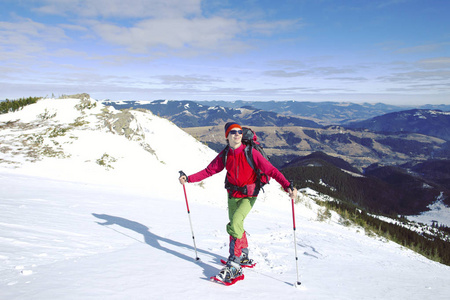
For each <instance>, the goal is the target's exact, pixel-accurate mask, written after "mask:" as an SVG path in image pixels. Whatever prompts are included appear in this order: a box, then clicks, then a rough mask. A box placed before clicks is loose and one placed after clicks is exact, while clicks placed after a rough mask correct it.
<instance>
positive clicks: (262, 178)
mask: <svg viewBox="0 0 450 300" xmlns="http://www.w3.org/2000/svg"><path fill="white" fill-rule="evenodd" d="M242 143H243V144H244V145H246V147H245V150H244V153H245V158H246V159H247V162H248V164H249V165H250V167H251V168H252V169H253V170H254V171H255V173H256V188H255V194H256V195H258V193H259V190H260V189H262V188H263V186H264V185H266V184H268V183H269V181H270V177H269V175H267V174H265V173H263V172H262V171H261V170H259V169H258V168H256V165H255V161H254V160H253V154H252V149H253V148H254V149H256V150H257V151H258V152H259V153H261V155H262V156H263V157H264V158H265V159H267V160H269V156H268V155H267V154H266V152H264V149H263V147H262V146H261V144H260V143H259V142H258V137H257V136H256V133H255V132H254V131H253V130H252V129H250V128H248V127H242ZM229 149H230V146H229V145H227V146H226V147H225V149H224V151H223V156H222V160H223V165H224V166H225V165H226V162H227V156H228V150H229ZM225 188H226V189H227V190H234V191H240V192H242V193H244V194H247V187H238V186H235V185H232V184H230V183H229V182H228V180H227V179H226V177H225ZM263 191H264V189H263ZM256 195H255V196H256Z"/></svg>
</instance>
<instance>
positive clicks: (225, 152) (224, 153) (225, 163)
mask: <svg viewBox="0 0 450 300" xmlns="http://www.w3.org/2000/svg"><path fill="white" fill-rule="evenodd" d="M228 150H230V145H226V147H225V148H224V149H223V150H222V162H223V165H224V166H226V165H227V157H228Z"/></svg>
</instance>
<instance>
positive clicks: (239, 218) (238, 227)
mask: <svg viewBox="0 0 450 300" xmlns="http://www.w3.org/2000/svg"><path fill="white" fill-rule="evenodd" d="M255 201H256V197H248V198H233V197H228V217H229V219H230V223H228V224H227V232H228V234H229V235H231V236H232V237H234V238H237V239H241V238H242V235H243V234H244V232H245V230H244V219H245V217H246V216H247V215H248V213H249V212H250V210H251V209H252V207H253V205H254V204H255Z"/></svg>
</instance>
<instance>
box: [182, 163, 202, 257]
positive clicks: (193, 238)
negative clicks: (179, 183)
mask: <svg viewBox="0 0 450 300" xmlns="http://www.w3.org/2000/svg"><path fill="white" fill-rule="evenodd" d="M181 176H185V177H186V178H187V176H186V174H184V172H183V171H180V177H181ZM183 190H184V198H185V199H186V208H187V212H188V216H189V224H191V234H192V241H193V242H194V250H195V260H200V258H199V257H198V255H197V246H196V245H195V237H194V229H192V220H191V211H190V210H189V203H188V199H187V194H186V187H185V186H184V183H183Z"/></svg>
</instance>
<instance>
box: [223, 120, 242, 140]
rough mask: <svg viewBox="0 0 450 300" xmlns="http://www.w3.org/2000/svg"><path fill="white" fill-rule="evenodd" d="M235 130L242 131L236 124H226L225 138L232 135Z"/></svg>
mask: <svg viewBox="0 0 450 300" xmlns="http://www.w3.org/2000/svg"><path fill="white" fill-rule="evenodd" d="M234 128H239V130H242V127H241V125H239V124H238V123H236V122H228V123H227V124H225V138H227V137H228V134H229V133H230V131H231V130H233V129H234Z"/></svg>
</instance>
